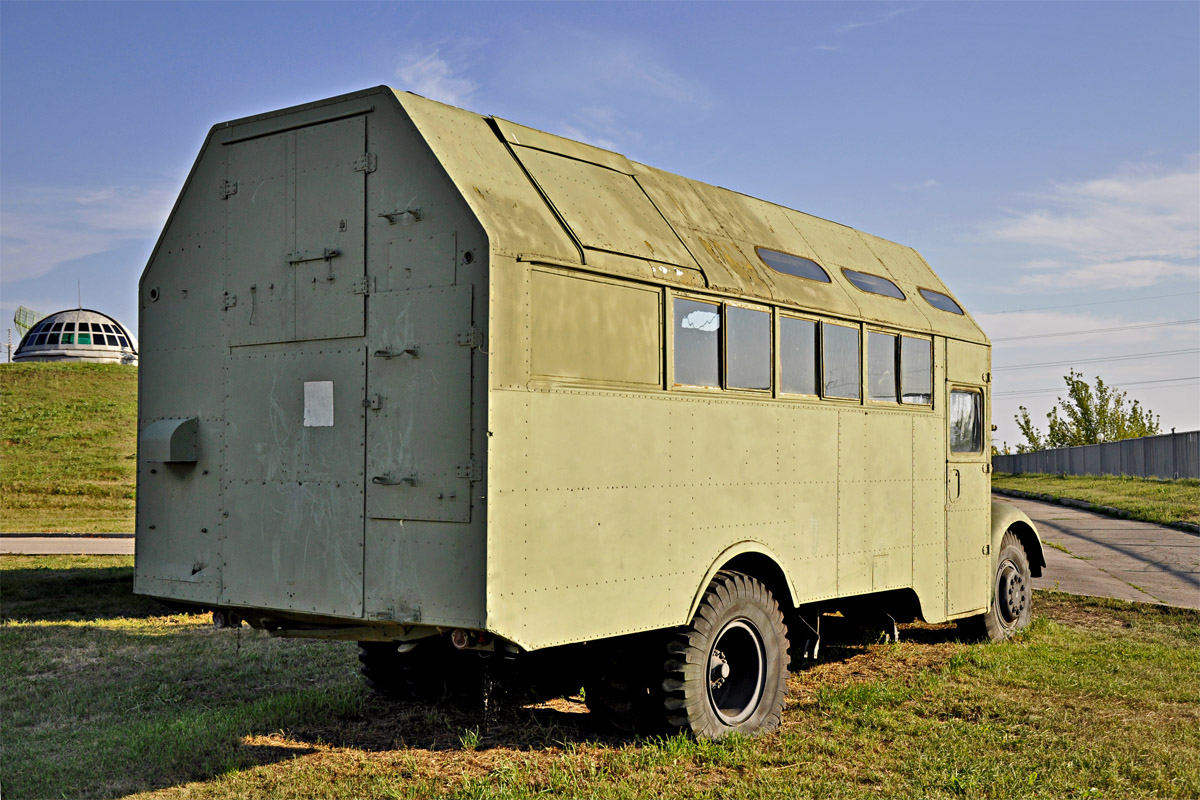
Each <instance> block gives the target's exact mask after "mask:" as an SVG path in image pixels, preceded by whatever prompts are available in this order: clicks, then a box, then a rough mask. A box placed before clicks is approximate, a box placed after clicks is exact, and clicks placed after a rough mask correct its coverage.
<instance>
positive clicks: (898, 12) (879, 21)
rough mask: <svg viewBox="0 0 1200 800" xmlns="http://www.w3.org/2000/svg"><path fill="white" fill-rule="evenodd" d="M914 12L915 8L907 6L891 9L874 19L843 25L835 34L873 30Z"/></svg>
mask: <svg viewBox="0 0 1200 800" xmlns="http://www.w3.org/2000/svg"><path fill="white" fill-rule="evenodd" d="M916 10H917V7H916V6H909V7H907V8H892V9H890V10H888V11H886V12H884V13H883V14H880V15H878V16H876V17H872V18H871V19H865V20H860V21H858V22H850V23H847V24H845V25H842V26H841V27H840V28H838V29H837V32H838V33H849V32H850V31H853V30H858V29H859V28H873V27H875V26H876V25H886V24H887V23H889V22H891V21H892V20H894V19H895V18H896V17H899V16H902V15H904V14H911V13H912V12H913V11H916Z"/></svg>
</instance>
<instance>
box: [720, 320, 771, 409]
mask: <svg viewBox="0 0 1200 800" xmlns="http://www.w3.org/2000/svg"><path fill="white" fill-rule="evenodd" d="M729 308H741V309H745V310H747V311H758V312H760V313H764V314H766V315H767V358H768V359H769V360H768V362H767V382H768V383H769V385H768V386H767V387H766V388H765V389H749V388H745V387H742V386H730V385H729V313H728V309H729ZM718 356H719V359H720V362H721V389H723V390H725V391H727V392H747V393H749V394H752V395H758V396H767V397H770V396H773V395H774V392H775V314H774V313H773V309H772V308H771V306H760V305H754V304H752V303H746V302H742V301H740V300H739V301H734V300H724V301H723V302H722V303H721V343H720V352H719V353H718Z"/></svg>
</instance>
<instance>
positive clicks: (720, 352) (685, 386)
mask: <svg viewBox="0 0 1200 800" xmlns="http://www.w3.org/2000/svg"><path fill="white" fill-rule="evenodd" d="M667 300H668V303H667V309H668V313H666V314H663V319H664V322H665V323H668V324H669V327H668V329H667V331H666V333H667V336H666V337H665V345H666V351H667V352H666V353H665V361H666V366H667V368H668V370H669V371H668V373H667V375H666V383H667V389H668V390H669V391H685V392H687V391H692V392H710V393H711V392H721V391H724V386H723V385H722V384H723V382H724V377H725V353H724V348H725V335H724V333H723V332H719V333H718V334H717V385H716V386H704V385H701V384H694V383H680V382H679V380H678V378H677V376H676V375H675V360H676V342H675V301H676V300H691V301H693V302H696V303H707V304H708V305H713V306H716V307H717V312H718V313H719V314H720V315H721V327H722V328H723V327H724V325H725V314H724V307H725V301H724V299H723V298H719V297H706V296H705V295H702V294H696V293H692V292H677V291H671V290H668V292H667Z"/></svg>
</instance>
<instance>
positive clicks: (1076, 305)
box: [976, 292, 1200, 314]
mask: <svg viewBox="0 0 1200 800" xmlns="http://www.w3.org/2000/svg"><path fill="white" fill-rule="evenodd" d="M1193 294H1200V292H1175V293H1174V294H1155V295H1151V296H1149V297H1127V298H1124V299H1122V300H1097V301H1096V302H1094V303H1071V304H1070V305H1065V306H1038V307H1037V308H1013V309H1009V310H1008V311H979V312H976V313H979V314H1023V313H1025V312H1026V311H1054V310H1056V309H1059V308H1082V307H1083V306H1106V305H1109V304H1111V303H1136V302H1137V301H1138V300H1161V299H1163V298H1164V297H1187V296H1189V295H1193Z"/></svg>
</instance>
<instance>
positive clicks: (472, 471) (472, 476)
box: [454, 458, 483, 481]
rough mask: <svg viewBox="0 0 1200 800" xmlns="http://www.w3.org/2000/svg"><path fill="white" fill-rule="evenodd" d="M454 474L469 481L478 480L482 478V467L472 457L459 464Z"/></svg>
mask: <svg viewBox="0 0 1200 800" xmlns="http://www.w3.org/2000/svg"><path fill="white" fill-rule="evenodd" d="M454 474H455V475H457V476H458V477H460V478H466V479H467V480H470V481H480V480H483V467H482V466H481V465H480V463H479V461H477V460H476V459H474V458H473V459H471V460H470V462H469V463H466V464H461V465H459V466H458V468H457V469H456V470H455V471H454Z"/></svg>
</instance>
